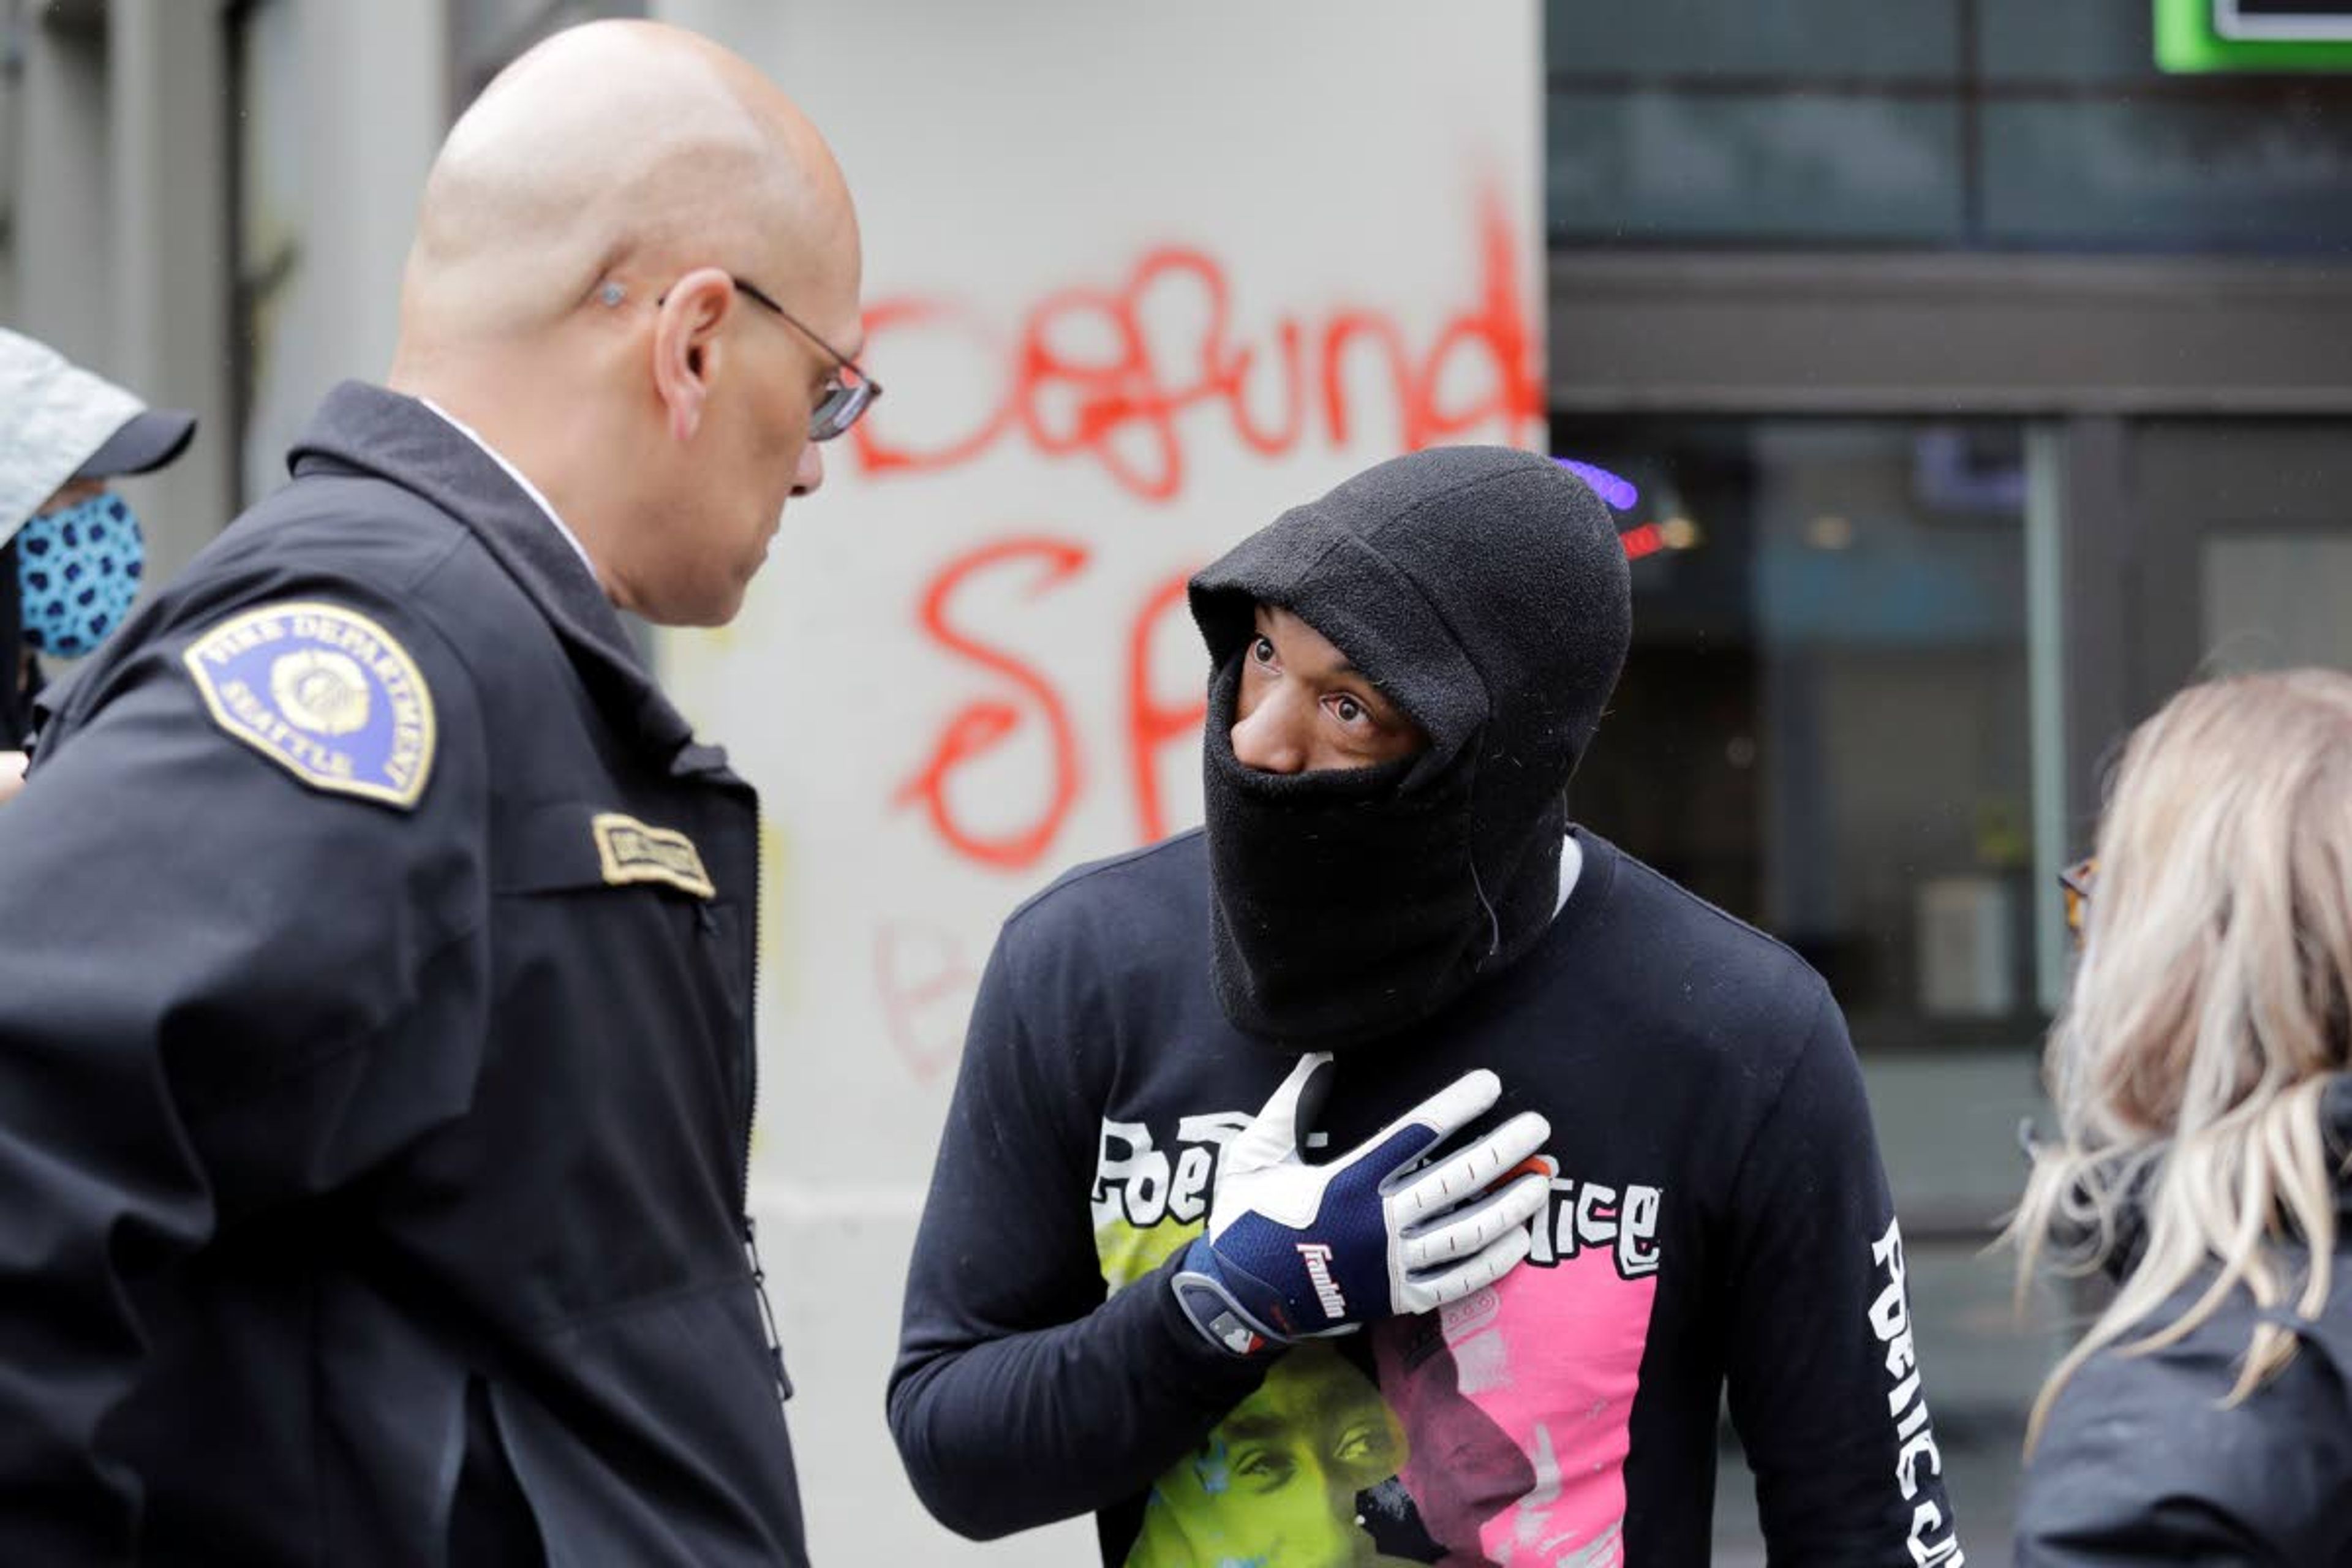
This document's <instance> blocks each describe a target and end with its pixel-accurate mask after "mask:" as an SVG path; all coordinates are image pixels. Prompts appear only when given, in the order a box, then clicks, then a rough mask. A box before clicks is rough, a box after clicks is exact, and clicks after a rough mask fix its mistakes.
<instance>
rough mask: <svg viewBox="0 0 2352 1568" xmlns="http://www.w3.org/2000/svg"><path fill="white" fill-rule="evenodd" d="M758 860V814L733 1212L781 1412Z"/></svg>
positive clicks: (787, 1391) (783, 1393) (787, 1384)
mask: <svg viewBox="0 0 2352 1568" xmlns="http://www.w3.org/2000/svg"><path fill="white" fill-rule="evenodd" d="M760 861H761V846H760V815H759V813H758V812H757V811H756V810H755V811H754V812H753V813H752V814H751V918H750V920H749V921H747V922H746V923H747V924H748V925H749V926H750V928H751V942H750V944H749V951H748V953H747V959H748V963H749V968H750V983H749V984H747V985H746V986H745V987H744V994H745V995H746V996H747V997H749V998H750V1002H749V1005H748V1006H747V1007H746V1009H745V1013H744V1019H743V1084H744V1096H743V1098H744V1106H743V1163H742V1166H741V1172H742V1175H741V1182H740V1185H739V1186H738V1187H737V1189H736V1202H735V1212H736V1215H738V1217H740V1219H741V1220H742V1222H743V1251H744V1254H745V1256H746V1257H748V1258H750V1259H751V1294H752V1295H753V1296H754V1297H755V1298H757V1299H758V1300H759V1303H760V1330H761V1333H762V1334H764V1335H765V1336H766V1338H767V1341H768V1361H769V1363H770V1365H771V1366H772V1368H773V1370H774V1375H775V1382H776V1404H777V1406H778V1407H779V1408H782V1405H783V1403H784V1401H785V1400H787V1399H789V1398H790V1397H791V1396H792V1384H791V1381H790V1380H789V1379H788V1378H787V1377H786V1376H785V1374H784V1345H783V1341H782V1339H781V1338H780V1337H779V1336H778V1335H777V1333H776V1311H775V1309H774V1308H773V1307H772V1306H771V1305H770V1304H769V1302H768V1270H767V1268H765V1267H764V1266H763V1265H762V1264H761V1261H760V1230H759V1226H757V1225H756V1224H755V1223H753V1221H752V1219H751V1134H752V1131H753V1130H754V1129H755V1128H757V1127H758V1126H759V1124H760V906H761V901H762V900H761V865H760Z"/></svg>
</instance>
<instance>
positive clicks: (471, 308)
mask: <svg viewBox="0 0 2352 1568" xmlns="http://www.w3.org/2000/svg"><path fill="white" fill-rule="evenodd" d="M844 258H846V259H847V264H848V265H850V266H851V267H852V268H854V267H855V265H856V261H855V258H856V218H855V216H854V215H853V212H852V210H851V207H850V203H849V195H848V191H847V189H846V188H845V185H844V184H843V183H842V178H841V172H840V170H839V168H838V167H837V166H836V165H835V163H834V159H833V154H832V153H831V152H830V151H829V150H828V149H827V148H826V146H825V144H824V139H823V138H822V137H821V136H819V135H818V134H817V132H816V128H815V127H814V126H813V125H811V124H810V123H809V121H808V120H807V118H806V117H805V116H803V114H802V113H801V111H800V110H798V109H797V108H796V107H795V106H794V105H793V102H792V100H790V99H788V98H786V97H785V96H784V94H783V93H782V90H780V89H778V88H777V87H776V86H775V84H774V83H772V82H771V81H770V80H769V79H767V78H766V77H764V76H763V75H761V73H760V72H759V71H758V70H757V69H756V68H753V67H752V66H751V64H750V63H749V62H747V61H745V60H743V59H741V58H739V57H738V56H736V55H733V54H731V53H730V52H729V51H727V50H726V49H723V48H721V47H719V46H718V45H716V44H713V43H711V42H710V41H709V40H708V39H706V38H702V37H698V36H697V35H695V34H692V33H688V32H686V31H684V30H682V29H679V28H676V27H668V26H661V25H660V24H657V23H651V22H597V23H591V24H589V25H587V26H580V27H574V28H572V29H570V30H568V31H565V32H562V33H559V34H557V35H556V36H555V37H551V38H550V39H548V40H547V41H546V42H545V43H542V44H541V45H540V46H539V47H537V48H534V49H532V50H531V51H530V53H528V54H526V55H524V56H523V57H522V58H520V59H519V60H517V61H516V62H515V63H514V64H513V65H511V66H509V68H507V69H506V70H505V71H503V72H501V73H500V74H499V77H498V79H496V80H494V81H493V82H491V84H490V85H489V87H488V89H486V90H485V91H484V92H483V94H482V95H481V97H480V98H479V99H478V100H477V101H476V102H475V103H474V105H473V106H472V107H471V108H470V109H468V110H467V111H466V113H465V115H464V117H463V118H462V119H460V120H459V121H457V126H456V128H455V129H454V130H452V131H451V132H450V133H449V138H448V141H447V142H446V143H445V144H444V145H443V147H442V150H441V154H440V156H439V158H438V159H437V160H436V162H435V163H434V166H433V172H432V174H431V175H430V177H429V178H428V179H427V181H426V184H425V198H424V202H423V205H422V208H421V211H420V213H419V215H418V222H417V234H416V244H415V248H414V249H413V250H412V251H411V253H410V256H409V263H408V270H407V275H406V278H405V279H404V287H403V291H402V300H401V335H402V352H403V358H404V359H408V358H411V357H412V356H414V355H415V354H418V353H427V354H429V353H436V352H448V351H457V350H462V349H463V348H465V347H467V345H470V344H474V343H478V342H485V341H494V340H499V339H512V338H518V337H527V336H529V335H530V334H531V333H532V332H534V331H538V330H541V329H543V328H545V327H547V326H550V325H551V324H553V323H555V322H558V321H561V320H562V319H563V318H564V317H565V316H566V315H568V314H569V313H570V312H572V311H573V310H577V309H579V308H580V307H581V306H582V305H583V304H584V303H586V302H588V301H589V300H591V298H592V297H593V295H594V293H595V291H596V289H598V288H599V287H600V286H601V285H602V284H603V283H604V281H605V280H606V279H608V278H609V277H611V276H613V275H614V274H616V273H624V272H635V273H641V274H648V275H656V276H657V275H659V274H660V273H662V272H663V270H664V269H665V268H670V269H683V268H687V267H691V266H696V265H705V264H707V265H715V266H719V267H723V268H730V269H732V270H736V271H740V272H743V273H745V274H747V275H749V276H752V277H756V278H757V279H758V283H759V286H760V287H761V288H763V289H771V290H782V289H784V288H786V287H788V286H789V285H790V284H792V283H793V281H795V279H792V278H787V277H784V276H779V274H780V273H783V272H795V273H811V272H814V273H819V274H822V273H823V272H824V271H825V270H827V269H828V268H838V267H840V266H841V265H842V264H843V262H844ZM798 280H799V281H805V282H816V281H829V280H830V279H822V278H802V279H798ZM855 286H856V285H855V280H854V279H853V280H852V282H851V287H852V289H854V288H855Z"/></svg>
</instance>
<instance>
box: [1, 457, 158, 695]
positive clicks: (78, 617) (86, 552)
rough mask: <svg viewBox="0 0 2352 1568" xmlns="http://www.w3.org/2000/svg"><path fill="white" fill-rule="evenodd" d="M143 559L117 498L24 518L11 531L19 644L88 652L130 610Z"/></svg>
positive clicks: (62, 654)
mask: <svg viewBox="0 0 2352 1568" xmlns="http://www.w3.org/2000/svg"><path fill="white" fill-rule="evenodd" d="M146 564H147V542H146V540H145V538H144V537H143V536H142V535H141V533H140V531H139V519H138V517H137V516H136V515H135V514H134V513H133V512H132V511H131V509H130V507H128V506H126V505H124V504H123V501H122V498H121V497H120V496H114V495H94V496H91V497H90V498H89V500H83V501H78V502H76V503H75V504H74V505H72V506H69V507H66V508H63V509H61V510H57V511H53V512H50V513H49V514H47V516H46V517H37V518H34V519H32V520H31V521H28V522H26V524H25V526H24V527H23V528H21V529H19V530H17V531H16V584H17V588H18V591H19V593H20V594H21V595H22V598H21V603H22V604H23V605H24V616H25V645H26V647H30V648H32V649H33V650H34V651H35V652H37V653H45V654H48V655H50V656H51V657H53V658H81V657H82V656H83V655H84V654H87V653H89V651H90V650H91V649H93V648H95V647H98V645H99V644H100V643H101V642H104V641H105V640H106V634H107V633H109V632H110V631H112V630H113V629H114V628H115V626H116V625H117V624H118V623H120V622H121V619H122V617H123V616H125V615H127V614H129V613H130V609H131V600H132V599H134V598H136V597H138V595H139V575H140V573H141V572H142V571H143V570H144V569H145V567H146Z"/></svg>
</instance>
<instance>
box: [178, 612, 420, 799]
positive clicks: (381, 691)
mask: <svg viewBox="0 0 2352 1568" xmlns="http://www.w3.org/2000/svg"><path fill="white" fill-rule="evenodd" d="M183 657H184V658H185V660H186V662H187V666H188V672H189V673H190V674H191V675H193V676H194V677H195V679H196V689H197V690H198V691H200V692H202V693H203V694H204V699H205V707H206V708H208V709H210V710H212V716H213V721H214V722H215V723H216V724H218V725H219V726H220V727H221V728H222V729H224V730H226V731H228V732H229V733H230V734H232V735H234V736H236V738H237V739H238V740H240V741H243V742H245V743H246V744H247V745H248V746H251V747H252V748H253V749H254V750H255V751H257V752H260V753H261V754H262V755H263V756H265V757H268V759H269V760H270V761H271V762H274V763H277V764H278V766H280V767H282V768H284V769H285V770H286V771H287V772H288V773H292V774H293V775H294V776H295V777H296V778H298V779H300V780H301V781H302V782H303V783H304V784H309V785H310V787H311V788H313V789H322V790H330V791H332V792H334V793H336V794H338V795H358V796H360V797H361V798H362V799H364V800H376V801H382V802H383V804H385V805H395V806H398V807H400V808H401V809H402V810H404V811H405V810H408V809H410V808H412V807H414V806H415V805H416V802H417V798H418V797H419V796H420V795H423V794H424V793H425V781H426V780H427V779H428V778H429V777H431V776H432V773H433V741H434V729H433V694H432V692H431V691H429V690H428V689H426V688H425V678H424V676H422V675H420V674H419V673H417V668H416V661H415V660H414V659H412V658H409V657H408V650H407V649H406V648H404V647H401V646H400V642H399V639H398V638H396V637H394V636H393V635H392V634H391V633H390V632H388V631H386V630H384V629H383V627H382V626H378V625H377V624H376V623H375V622H373V621H372V620H370V619H368V618H367V617H366V616H362V615H361V614H359V613H358V612H356V611H353V610H347V609H344V608H343V607H342V606H341V605H328V604H320V603H318V602H315V601H301V602H294V603H288V604H282V605H263V606H262V607H261V608H259V609H257V610H247V611H246V612H245V613H243V614H242V615H237V616H230V617H229V618H228V619H227V620H226V621H223V622H222V623H221V624H220V625H218V626H215V627H213V628H212V630H210V631H208V632H206V633H205V635H204V636H202V637H198V638H197V639H196V640H195V642H194V645H192V646H191V647H189V649H188V651H187V653H186V654H185V655H184V656H183Z"/></svg>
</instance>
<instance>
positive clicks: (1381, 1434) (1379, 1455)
mask: <svg viewBox="0 0 2352 1568" xmlns="http://www.w3.org/2000/svg"><path fill="white" fill-rule="evenodd" d="M1394 1448H1395V1444H1394V1443H1393V1441H1392V1440H1391V1437H1390V1435H1389V1427H1388V1423H1387V1422H1385V1421H1360V1422H1358V1423H1357V1424H1356V1425H1354V1426H1350V1427H1349V1428H1348V1429H1347V1430H1346V1431H1344V1432H1342V1433H1340V1434H1339V1441H1338V1442H1337V1443H1335V1444H1333V1445H1332V1446H1331V1458H1333V1459H1335V1460H1337V1461H1338V1462H1339V1463H1340V1464H1343V1465H1366V1464H1371V1463H1374V1462H1385V1461H1386V1460H1387V1459H1388V1458H1389V1456H1390V1455H1391V1453H1392V1452H1393V1451H1394Z"/></svg>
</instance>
